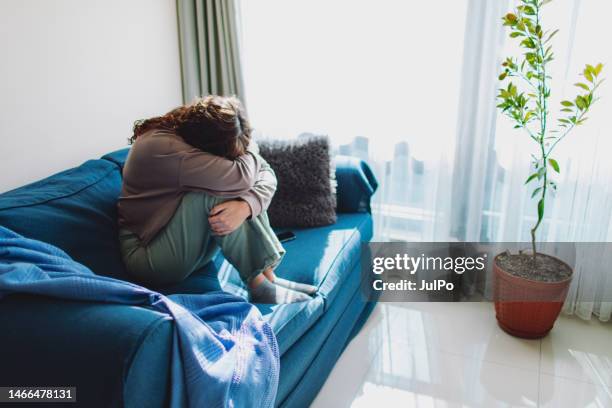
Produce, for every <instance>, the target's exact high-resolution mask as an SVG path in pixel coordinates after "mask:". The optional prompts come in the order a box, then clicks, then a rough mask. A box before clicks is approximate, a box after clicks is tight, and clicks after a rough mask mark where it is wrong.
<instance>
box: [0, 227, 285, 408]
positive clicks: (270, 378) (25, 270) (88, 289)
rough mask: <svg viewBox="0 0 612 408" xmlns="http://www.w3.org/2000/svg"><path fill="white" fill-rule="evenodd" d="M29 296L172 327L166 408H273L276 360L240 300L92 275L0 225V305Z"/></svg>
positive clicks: (272, 345) (251, 310) (268, 336)
mask: <svg viewBox="0 0 612 408" xmlns="http://www.w3.org/2000/svg"><path fill="white" fill-rule="evenodd" d="M11 293H29V294H40V295H45V296H52V297H58V298H62V299H74V300H81V301H91V302H108V303H119V304H125V305H140V306H145V307H150V308H152V309H154V310H157V311H159V312H162V313H165V314H168V315H169V316H171V317H172V318H173V319H174V321H175V325H174V326H175V331H174V341H173V343H174V344H173V355H172V362H173V363H172V373H171V378H172V390H171V405H172V406H173V407H184V406H189V407H245V406H253V404H255V403H261V405H260V406H262V407H272V406H273V405H274V400H275V397H276V390H277V387H278V373H279V355H278V345H277V343H276V338H275V337H274V334H273V332H272V329H271V328H270V326H269V325H268V324H267V323H266V322H265V321H264V320H263V319H262V317H261V314H260V313H259V311H258V310H257V309H256V308H255V307H254V306H252V305H250V304H249V303H247V302H245V301H244V300H243V299H241V298H239V297H236V296H233V295H230V294H227V293H223V292H215V293H209V294H205V295H171V296H168V297H166V296H163V295H161V294H159V293H157V292H153V291H151V290H149V289H146V288H143V287H141V286H138V285H135V284H132V283H129V282H124V281H121V280H117V279H112V278H107V277H104V276H98V275H95V274H94V273H93V272H91V271H90V270H89V269H88V268H86V267H85V266H83V265H81V264H79V263H77V262H75V261H73V260H72V259H70V257H69V256H68V255H66V253H64V252H63V251H61V250H60V249H58V248H56V247H54V246H52V245H48V244H45V243H43V242H40V241H35V240H31V239H27V238H24V237H22V236H20V235H18V234H16V233H14V232H13V231H10V230H8V229H6V228H4V227H0V299H1V298H2V297H3V296H6V295H9V294H11Z"/></svg>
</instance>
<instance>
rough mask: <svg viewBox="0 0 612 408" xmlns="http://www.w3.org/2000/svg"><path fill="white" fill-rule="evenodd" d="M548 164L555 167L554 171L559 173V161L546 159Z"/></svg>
mask: <svg viewBox="0 0 612 408" xmlns="http://www.w3.org/2000/svg"><path fill="white" fill-rule="evenodd" d="M548 164H550V167H552V168H553V169H555V171H556V172H557V173H560V171H559V163H557V161H556V160H555V159H548Z"/></svg>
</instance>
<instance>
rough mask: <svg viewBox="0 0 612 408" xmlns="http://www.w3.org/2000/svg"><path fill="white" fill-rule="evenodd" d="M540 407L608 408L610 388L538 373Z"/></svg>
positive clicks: (610, 398)
mask: <svg viewBox="0 0 612 408" xmlns="http://www.w3.org/2000/svg"><path fill="white" fill-rule="evenodd" d="M539 401H540V407H551V408H577V407H580V408H595V407H597V408H609V407H612V388H610V387H606V386H602V385H595V384H590V383H587V382H583V381H578V380H572V379H569V378H561V377H554V376H552V375H549V374H541V375H540V396H539Z"/></svg>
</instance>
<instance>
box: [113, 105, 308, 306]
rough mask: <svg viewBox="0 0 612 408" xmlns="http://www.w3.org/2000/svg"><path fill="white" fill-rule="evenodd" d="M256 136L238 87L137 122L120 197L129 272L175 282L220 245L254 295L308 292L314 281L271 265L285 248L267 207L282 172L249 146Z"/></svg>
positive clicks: (290, 297)
mask: <svg viewBox="0 0 612 408" xmlns="http://www.w3.org/2000/svg"><path fill="white" fill-rule="evenodd" d="M250 136H251V129H250V127H249V123H248V121H247V119H246V117H245V114H244V111H243V109H242V107H241V104H240V102H239V101H238V100H237V99H236V98H233V97H220V96H208V97H206V98H204V99H200V100H198V101H196V102H195V103H193V104H191V105H187V106H182V107H179V108H177V109H175V110H173V111H171V112H169V113H167V114H165V115H164V116H160V117H155V118H152V119H148V120H145V121H140V122H137V123H136V125H135V126H134V135H133V136H132V138H131V139H130V142H131V143H132V144H133V146H132V149H131V151H130V154H129V156H128V159H127V161H126V163H125V167H124V169H123V188H122V192H121V196H120V198H119V226H120V232H119V239H120V242H121V251H122V255H123V260H124V262H125V264H126V267H127V270H128V272H129V273H130V274H131V275H133V276H134V277H135V278H137V279H138V280H140V281H143V282H145V283H148V284H151V285H156V286H157V285H168V284H172V283H177V282H180V281H182V280H183V279H185V278H186V277H187V276H189V275H190V274H191V273H192V272H194V271H196V270H198V269H200V268H201V267H203V266H204V265H205V264H206V263H208V262H209V261H210V260H211V258H212V257H213V256H214V254H215V253H216V250H217V248H220V249H221V251H222V252H223V255H224V256H225V258H226V259H227V260H228V261H229V262H230V263H231V264H232V265H233V266H234V267H235V268H236V269H237V270H238V272H239V273H240V276H241V278H242V280H243V281H244V282H245V283H246V285H247V288H248V290H249V295H250V299H251V301H253V302H256V303H293V302H300V301H305V300H309V299H310V296H308V295H312V294H314V293H315V291H316V288H315V287H314V286H311V285H305V284H300V283H296V282H292V281H288V280H285V279H281V278H278V277H276V276H275V274H274V268H275V267H276V266H277V265H278V264H279V262H280V261H281V259H282V257H283V255H284V253H285V251H284V249H283V247H282V245H281V244H280V242H279V241H278V239H277V238H276V235H275V234H274V232H273V231H272V229H271V228H270V224H269V222H268V217H267V215H266V209H267V208H268V205H269V204H270V201H271V200H272V196H273V195H274V192H275V190H276V177H275V175H274V172H273V171H272V169H271V168H270V166H269V165H268V164H267V163H266V162H265V161H264V160H263V159H262V158H261V156H259V155H258V154H257V153H255V152H254V151H253V150H254V149H252V147H251V148H250V145H251V140H250Z"/></svg>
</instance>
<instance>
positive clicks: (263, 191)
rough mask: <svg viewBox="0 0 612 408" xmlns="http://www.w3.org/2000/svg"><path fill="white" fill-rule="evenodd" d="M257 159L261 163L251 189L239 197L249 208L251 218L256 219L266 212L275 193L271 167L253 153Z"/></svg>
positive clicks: (275, 183) (275, 182) (273, 175)
mask: <svg viewBox="0 0 612 408" xmlns="http://www.w3.org/2000/svg"><path fill="white" fill-rule="evenodd" d="M253 154H254V155H255V156H256V157H257V161H258V162H259V163H261V167H260V168H259V173H258V177H257V180H256V181H255V184H254V185H253V187H252V188H251V189H250V190H249V191H247V192H246V193H245V194H242V195H241V196H240V198H241V199H243V200H244V201H246V202H247V204H249V207H251V216H252V217H256V216H258V215H259V214H261V213H262V212H263V211H266V210H267V209H268V207H269V206H270V202H271V201H272V198H273V197H274V193H275V192H276V186H277V181H276V174H274V170H272V167H270V165H269V164H268V162H266V161H265V160H264V158H263V157H261V156H260V155H258V154H257V153H253Z"/></svg>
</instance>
